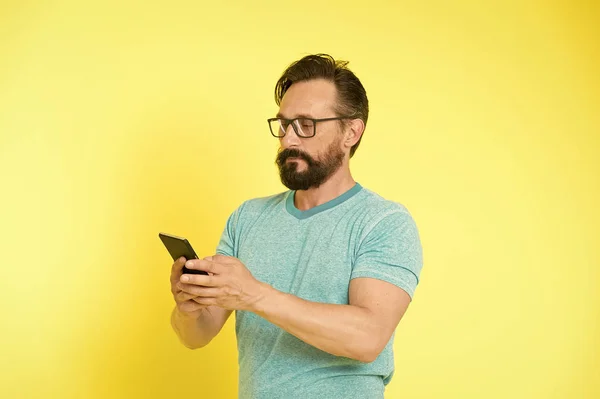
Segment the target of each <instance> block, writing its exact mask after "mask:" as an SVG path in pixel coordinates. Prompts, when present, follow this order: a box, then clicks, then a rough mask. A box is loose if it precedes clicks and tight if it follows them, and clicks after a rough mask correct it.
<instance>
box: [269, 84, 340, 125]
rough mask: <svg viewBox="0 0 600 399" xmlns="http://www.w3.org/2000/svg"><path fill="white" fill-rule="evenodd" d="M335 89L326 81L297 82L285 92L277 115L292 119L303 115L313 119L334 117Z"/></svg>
mask: <svg viewBox="0 0 600 399" xmlns="http://www.w3.org/2000/svg"><path fill="white" fill-rule="evenodd" d="M335 101H336V89H335V85H334V84H333V83H332V82H330V81H327V80H323V79H315V80H308V81H304V82H297V83H294V84H292V85H291V86H290V88H289V89H288V90H287V91H286V93H285V95H284V96H283V99H282V100H281V104H280V106H279V114H280V115H282V116H284V117H287V118H293V117H296V116H300V115H304V116H310V117H313V118H326V117H331V116H335V115H333V110H334V108H335Z"/></svg>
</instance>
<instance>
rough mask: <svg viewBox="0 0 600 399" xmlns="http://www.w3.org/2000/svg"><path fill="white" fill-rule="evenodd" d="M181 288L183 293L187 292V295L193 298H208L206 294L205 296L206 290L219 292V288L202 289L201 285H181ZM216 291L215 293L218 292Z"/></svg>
mask: <svg viewBox="0 0 600 399" xmlns="http://www.w3.org/2000/svg"><path fill="white" fill-rule="evenodd" d="M180 286H181V290H182V291H183V292H185V293H186V294H190V295H193V296H207V295H206V294H204V292H205V290H207V289H211V290H217V291H218V290H219V289H218V288H207V287H202V286H199V285H193V284H183V283H180ZM217 291H214V292H217Z"/></svg>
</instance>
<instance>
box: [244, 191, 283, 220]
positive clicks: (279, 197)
mask: <svg viewBox="0 0 600 399" xmlns="http://www.w3.org/2000/svg"><path fill="white" fill-rule="evenodd" d="M289 192H290V191H283V192H280V193H276V194H272V195H268V196H263V197H255V198H250V199H247V200H245V201H244V202H242V203H241V204H240V205H239V206H238V207H237V208H236V209H235V211H234V212H233V215H236V216H237V217H242V216H243V217H251V216H252V215H258V214H261V213H263V212H265V211H269V210H271V209H273V208H275V207H277V206H280V205H281V204H282V203H284V202H285V199H286V198H287V196H288V194H289Z"/></svg>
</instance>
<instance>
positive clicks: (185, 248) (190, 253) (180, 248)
mask: <svg viewBox="0 0 600 399" xmlns="http://www.w3.org/2000/svg"><path fill="white" fill-rule="evenodd" d="M158 236H159V237H160V239H161V241H162V242H163V244H165V247H167V251H169V254H171V257H172V258H173V261H176V260H177V259H179V258H181V257H182V256H183V257H184V258H185V259H186V260H190V259H198V255H196V252H195V251H194V248H192V245H191V244H190V243H189V241H188V240H187V239H186V238H183V237H177V236H174V235H172V234H167V233H158ZM182 273H184V274H186V273H187V274H205V275H208V273H207V272H205V271H203V270H194V269H188V268H187V267H185V266H183V270H182Z"/></svg>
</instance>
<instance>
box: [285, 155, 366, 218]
mask: <svg viewBox="0 0 600 399" xmlns="http://www.w3.org/2000/svg"><path fill="white" fill-rule="evenodd" d="M355 184H356V182H355V181H354V179H353V178H352V174H351V173H350V168H349V167H348V164H347V163H345V164H344V165H342V166H341V167H340V168H339V169H338V170H337V171H336V172H335V173H334V174H333V175H331V177H330V178H329V179H328V180H327V181H326V182H325V183H323V184H322V185H320V186H319V187H317V188H309V189H308V190H298V191H296V195H295V198H294V205H295V206H296V208H298V209H299V210H301V211H306V210H308V209H311V208H314V207H315V206H319V205H322V204H324V203H326V202H329V201H331V200H332V199H334V198H337V197H339V196H340V195H342V194H344V193H345V192H346V191H348V190H350V189H351V188H352V187H354V185H355Z"/></svg>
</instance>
